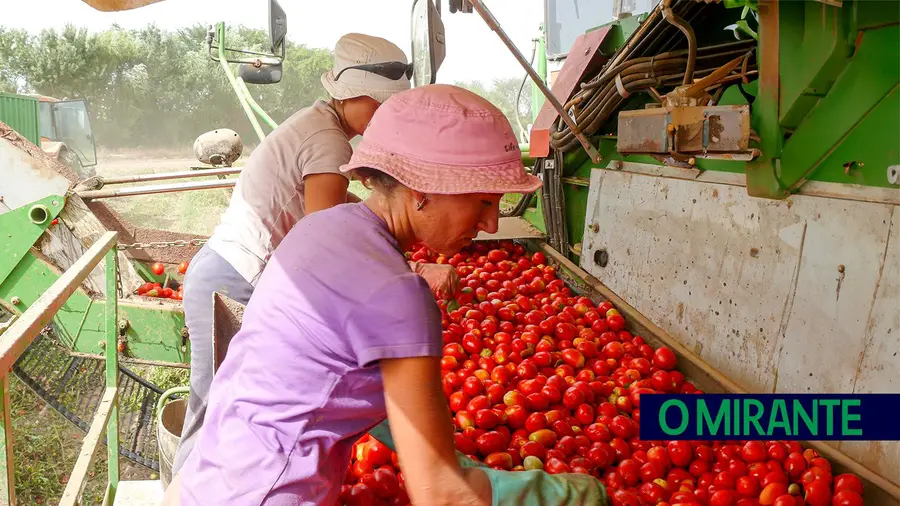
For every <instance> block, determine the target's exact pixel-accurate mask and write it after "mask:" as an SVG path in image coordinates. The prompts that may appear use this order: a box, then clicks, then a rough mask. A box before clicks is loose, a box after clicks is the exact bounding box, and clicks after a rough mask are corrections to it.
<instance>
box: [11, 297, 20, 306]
mask: <svg viewBox="0 0 900 506" xmlns="http://www.w3.org/2000/svg"><path fill="white" fill-rule="evenodd" d="M10 302H12V304H13V306H18V305H19V303H20V302H22V300H21V299H19V298H18V297H16V296H15V295H13V297H12V299H10Z"/></svg>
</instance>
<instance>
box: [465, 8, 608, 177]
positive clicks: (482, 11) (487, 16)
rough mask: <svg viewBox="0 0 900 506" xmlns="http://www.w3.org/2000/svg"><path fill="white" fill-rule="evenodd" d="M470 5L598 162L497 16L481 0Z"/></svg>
mask: <svg viewBox="0 0 900 506" xmlns="http://www.w3.org/2000/svg"><path fill="white" fill-rule="evenodd" d="M468 1H469V3H470V4H472V7H474V8H475V10H476V11H478V14H479V15H480V16H481V19H483V20H484V22H485V23H486V24H487V25H488V27H489V28H490V29H491V30H493V31H494V32H496V33H497V35H498V36H499V37H500V39H501V40H502V41H503V43H504V44H506V47H507V48H508V49H509V51H510V52H511V53H512V54H513V56H515V57H516V60H518V61H519V64H521V65H522V68H524V69H525V72H527V73H528V75H529V76H530V77H531V80H532V81H533V82H534V84H535V85H537V87H538V89H540V90H541V93H543V94H544V97H546V98H547V101H548V102H550V104H551V105H552V106H553V108H554V109H556V112H557V114H559V117H560V118H561V119H562V120H563V121H564V122H565V123H566V125H567V126H568V127H569V129H570V130H571V131H572V132H574V133H575V136H576V137H577V138H578V141H579V142H580V143H581V145H582V146H583V147H584V150H585V151H586V152H587V154H588V155H589V156H590V157H591V160H592V161H593V162H594V163H600V161H601V160H602V159H603V157H601V156H600V153H598V152H597V150H596V149H595V148H594V146H593V145H591V141H590V140H589V139H588V138H587V137H585V136H584V134H583V133H582V132H581V130H580V129H579V128H578V126H577V125H576V124H575V121H574V120H573V119H572V118H571V117H570V116H569V114H568V113H567V112H566V109H565V108H564V107H563V105H562V104H561V103H560V102H559V100H557V98H556V96H555V95H553V92H552V91H550V89H549V88H547V85H546V84H544V81H543V80H541V78H540V76H538V74H537V72H535V70H534V68H532V66H531V65H529V64H528V62H527V61H526V60H525V57H524V56H523V55H522V52H521V51H519V49H518V48H517V47H516V45H515V44H513V42H512V40H510V38H509V36H508V35H506V32H505V31H503V28H501V27H500V23H498V22H497V18H495V17H494V15H493V14H491V11H489V10H488V8H487V7H486V6H485V5H484V3H482V0H468Z"/></svg>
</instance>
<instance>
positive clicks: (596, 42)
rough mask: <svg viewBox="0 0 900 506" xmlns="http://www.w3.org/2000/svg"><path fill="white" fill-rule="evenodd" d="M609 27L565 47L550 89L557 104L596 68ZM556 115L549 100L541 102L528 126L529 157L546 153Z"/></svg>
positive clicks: (582, 37)
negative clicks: (560, 66)
mask: <svg viewBox="0 0 900 506" xmlns="http://www.w3.org/2000/svg"><path fill="white" fill-rule="evenodd" d="M609 29H610V27H609V26H605V27H603V28H599V29H597V30H593V31H590V32H587V33H585V34H584V35H581V36H579V37H578V38H577V39H575V44H573V45H572V49H570V50H569V56H568V57H566V62H565V64H564V65H563V68H562V69H560V71H559V73H558V74H556V75H555V76H551V78H552V79H553V85H552V87H551V88H550V91H552V92H553V95H554V96H555V97H556V98H557V99H559V101H560V102H561V103H565V102H566V100H568V99H569V97H571V96H572V93H573V92H574V91H575V89H576V88H577V87H578V85H579V83H581V81H582V77H584V76H585V75H586V74H587V73H589V72H592V71H596V70H599V68H600V66H601V65H602V64H603V62H605V61H606V57H605V56H603V55H602V54H601V53H600V44H602V43H603V40H604V39H605V38H606V34H607V33H609ZM557 118H559V115H558V114H557V113H556V109H554V108H553V105H552V104H550V102H544V105H543V107H542V108H541V112H539V113H538V116H537V118H536V119H535V120H534V126H533V127H532V128H531V137H530V145H529V146H530V153H531V157H532V158H545V157H547V156H548V155H549V154H550V129H551V128H552V127H553V123H555V122H556V120H557Z"/></svg>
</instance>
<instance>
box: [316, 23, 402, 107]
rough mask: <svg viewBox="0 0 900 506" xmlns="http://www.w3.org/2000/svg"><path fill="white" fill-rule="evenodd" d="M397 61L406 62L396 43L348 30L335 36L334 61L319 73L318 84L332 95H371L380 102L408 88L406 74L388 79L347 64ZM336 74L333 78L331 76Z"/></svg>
mask: <svg viewBox="0 0 900 506" xmlns="http://www.w3.org/2000/svg"><path fill="white" fill-rule="evenodd" d="M391 61H399V62H403V63H408V60H407V59H406V54H405V53H404V52H403V50H402V49H400V48H399V47H397V45H396V44H394V43H393V42H390V41H389V40H386V39H382V38H381V37H373V36H371V35H364V34H361V33H348V34H346V35H344V36H343V37H341V38H340V40H338V42H337V44H336V45H335V48H334V65H333V66H332V69H331V70H329V71H328V72H326V73H324V74H322V85H323V86H325V90H327V91H328V94H329V95H331V97H332V98H335V99H338V100H347V99H350V98H356V97H371V98H373V99H375V100H376V101H378V102H379V103H383V102H384V101H385V100H387V99H388V98H390V96H391V95H393V94H394V93H398V92H401V91H404V90H408V89H410V86H411V85H410V82H409V79H407V78H406V76H404V77H401V78H400V79H398V80H392V79H388V78H386V77H383V76H380V75H378V74H375V73H372V72H367V71H365V70H359V69H350V70H347V71H345V72H344V73H343V74H340V73H341V71H342V70H344V69H345V68H347V67H352V66H355V65H366V64H372V63H386V62H391ZM338 74H340V76H341V79H340V80H339V81H336V80H335V79H334V76H336V75H338Z"/></svg>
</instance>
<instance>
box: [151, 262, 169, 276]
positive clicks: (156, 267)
mask: <svg viewBox="0 0 900 506" xmlns="http://www.w3.org/2000/svg"><path fill="white" fill-rule="evenodd" d="M150 270H152V271H153V274H156V275H157V276H162V274H163V272H165V271H166V267H165V266H164V265H163V264H161V263H159V262H156V263H154V264H153V265H151V266H150Z"/></svg>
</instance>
